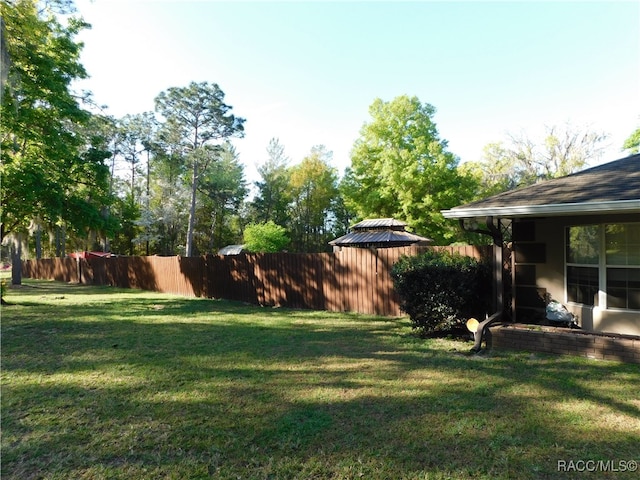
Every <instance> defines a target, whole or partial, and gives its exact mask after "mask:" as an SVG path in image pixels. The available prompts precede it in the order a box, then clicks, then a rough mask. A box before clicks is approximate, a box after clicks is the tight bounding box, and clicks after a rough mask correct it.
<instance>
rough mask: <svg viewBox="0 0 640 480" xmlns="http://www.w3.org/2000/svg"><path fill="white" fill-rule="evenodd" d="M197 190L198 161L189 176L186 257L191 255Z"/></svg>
mask: <svg viewBox="0 0 640 480" xmlns="http://www.w3.org/2000/svg"><path fill="white" fill-rule="evenodd" d="M197 191H198V163H197V162H194V164H193V176H192V177H191V206H190V207H189V226H188V227H187V245H186V253H185V255H186V256H187V257H191V256H193V229H194V227H195V224H196V193H197Z"/></svg>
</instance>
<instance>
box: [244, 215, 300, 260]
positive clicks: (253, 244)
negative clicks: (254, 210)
mask: <svg viewBox="0 0 640 480" xmlns="http://www.w3.org/2000/svg"><path fill="white" fill-rule="evenodd" d="M288 244H289V237H288V235H287V231H286V230H285V228H284V227H281V226H280V225H276V224H275V223H274V222H273V220H269V221H268V222H265V223H250V224H249V225H247V226H246V228H245V230H244V248H245V249H246V250H247V251H249V252H272V253H275V252H281V251H283V250H284V249H285V248H286V247H287V245H288Z"/></svg>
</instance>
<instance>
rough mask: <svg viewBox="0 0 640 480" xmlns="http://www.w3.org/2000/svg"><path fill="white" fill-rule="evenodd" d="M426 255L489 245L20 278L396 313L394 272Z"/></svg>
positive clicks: (39, 271)
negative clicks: (403, 260) (405, 259)
mask: <svg viewBox="0 0 640 480" xmlns="http://www.w3.org/2000/svg"><path fill="white" fill-rule="evenodd" d="M428 249H435V250H447V251H450V252H457V253H460V254H462V255H467V256H471V257H474V258H478V259H485V260H490V259H491V247H489V246H483V247H474V246H467V247H401V248H380V249H377V250H375V249H372V250H369V249H361V248H344V249H342V251H340V252H334V253H314V254H296V253H243V254H240V255H232V256H220V255H207V256H204V257H156V256H153V257H111V258H88V259H82V258H81V259H77V260H76V259H73V258H53V259H41V260H26V261H24V262H23V275H24V276H25V277H30V278H39V279H49V280H58V281H65V282H74V283H84V284H91V285H111V286H114V287H122V288H138V289H143V290H150V291H157V292H164V293H174V294H178V295H185V296H193V297H208V298H223V299H227V300H239V301H243V302H247V303H252V304H256V305H263V306H278V307H280V306H282V307H290V308H308V309H313V310H328V311H341V312H345V311H349V312H359V313H366V314H376V315H385V316H399V315H401V314H402V313H401V311H400V307H399V304H398V297H397V295H396V293H395V291H394V289H393V282H392V279H391V267H392V266H393V264H394V263H395V262H396V261H397V260H398V259H399V258H400V257H401V256H402V255H416V254H418V253H420V252H424V251H425V250H428Z"/></svg>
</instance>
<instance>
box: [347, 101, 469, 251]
mask: <svg viewBox="0 0 640 480" xmlns="http://www.w3.org/2000/svg"><path fill="white" fill-rule="evenodd" d="M435 111H436V110H435V108H434V107H433V106H432V105H430V104H428V103H424V104H423V103H421V102H420V100H419V99H418V98H417V97H408V96H400V97H396V98H395V99H393V100H392V101H390V102H385V101H383V100H381V99H376V100H375V101H374V102H373V104H372V105H371V107H370V108H369V113H370V115H371V117H372V118H371V121H370V122H368V123H365V125H364V126H363V127H362V129H361V131H360V138H359V139H358V140H356V142H355V144H354V146H353V150H352V153H351V167H350V168H349V169H348V171H347V173H346V176H345V181H344V182H343V191H344V195H345V197H346V198H345V201H346V203H347V206H349V207H351V208H353V209H354V210H355V211H356V213H357V214H358V216H359V217H361V218H367V217H369V218H371V217H395V218H398V219H401V220H404V221H406V222H407V224H408V225H409V226H410V227H412V228H413V229H414V230H415V231H416V233H419V234H420V235H424V236H427V237H429V238H433V239H434V240H436V242H439V243H441V242H445V243H449V242H450V241H452V240H454V239H455V238H456V237H457V235H458V232H457V230H456V227H455V225H453V226H452V225H451V224H450V223H448V222H446V221H445V219H444V218H443V217H442V214H441V213H440V210H443V209H448V208H452V207H454V206H456V205H459V204H461V203H464V201H465V200H466V199H467V198H468V197H469V192H470V185H468V179H466V178H465V177H463V176H461V175H460V173H459V172H458V170H457V166H458V158H457V157H456V156H455V155H454V154H453V153H451V152H449V151H447V142H446V140H443V139H441V138H440V137H439V134H438V130H437V128H436V124H435V122H434V120H433V117H434V115H435Z"/></svg>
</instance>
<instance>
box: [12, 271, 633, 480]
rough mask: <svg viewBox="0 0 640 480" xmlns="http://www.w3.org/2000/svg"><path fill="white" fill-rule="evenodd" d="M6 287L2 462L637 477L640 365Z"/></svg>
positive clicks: (112, 295)
mask: <svg viewBox="0 0 640 480" xmlns="http://www.w3.org/2000/svg"><path fill="white" fill-rule="evenodd" d="M6 299H7V300H8V301H9V302H11V303H12V304H13V305H10V306H4V307H2V311H1V322H2V468H1V472H0V473H1V476H2V479H3V480H5V479H6V480H8V479H20V480H25V479H36V478H38V479H65V480H66V479H127V480H130V479H205V478H221V479H239V478H241V479H294V478H295V479H352V478H353V479H355V478H364V479H446V478H452V479H467V478H474V479H492V480H494V479H516V478H518V479H535V478H550V479H551V478H554V479H555V478H593V479H596V478H597V479H601V478H637V476H636V475H637V472H633V473H632V472H628V471H626V472H625V471H622V470H632V469H633V466H634V464H633V463H632V460H633V461H640V366H638V365H630V364H626V365H625V364H619V363H614V362H603V361H593V360H588V359H582V358H573V357H557V356H545V355H540V354H536V355H532V354H529V353H525V352H516V353H513V352H512V353H506V352H492V353H491V354H487V355H483V356H472V355H469V354H468V353H467V352H468V351H469V348H470V347H471V344H470V343H463V342H457V341H452V340H445V339H432V340H422V339H418V338H416V337H415V336H413V335H412V333H411V329H410V326H409V322H408V320H406V319H385V318H379V317H370V316H363V315H354V314H332V313H326V312H312V311H301V310H284V309H271V308H257V307H252V306H246V305H242V304H238V303H232V302H223V301H214V300H207V299H188V298H181V297H175V296H170V295H162V294H155V293H148V292H141V291H134V290H118V289H113V288H108V287H99V288H98V287H86V286H74V285H66V284H61V283H52V282H43V281H31V280H27V281H25V285H24V286H22V287H20V288H15V289H10V290H9V291H8V293H7V296H6ZM599 461H602V462H601V463H598V462H599ZM559 465H560V471H558V467H559ZM607 470H608V471H607Z"/></svg>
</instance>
